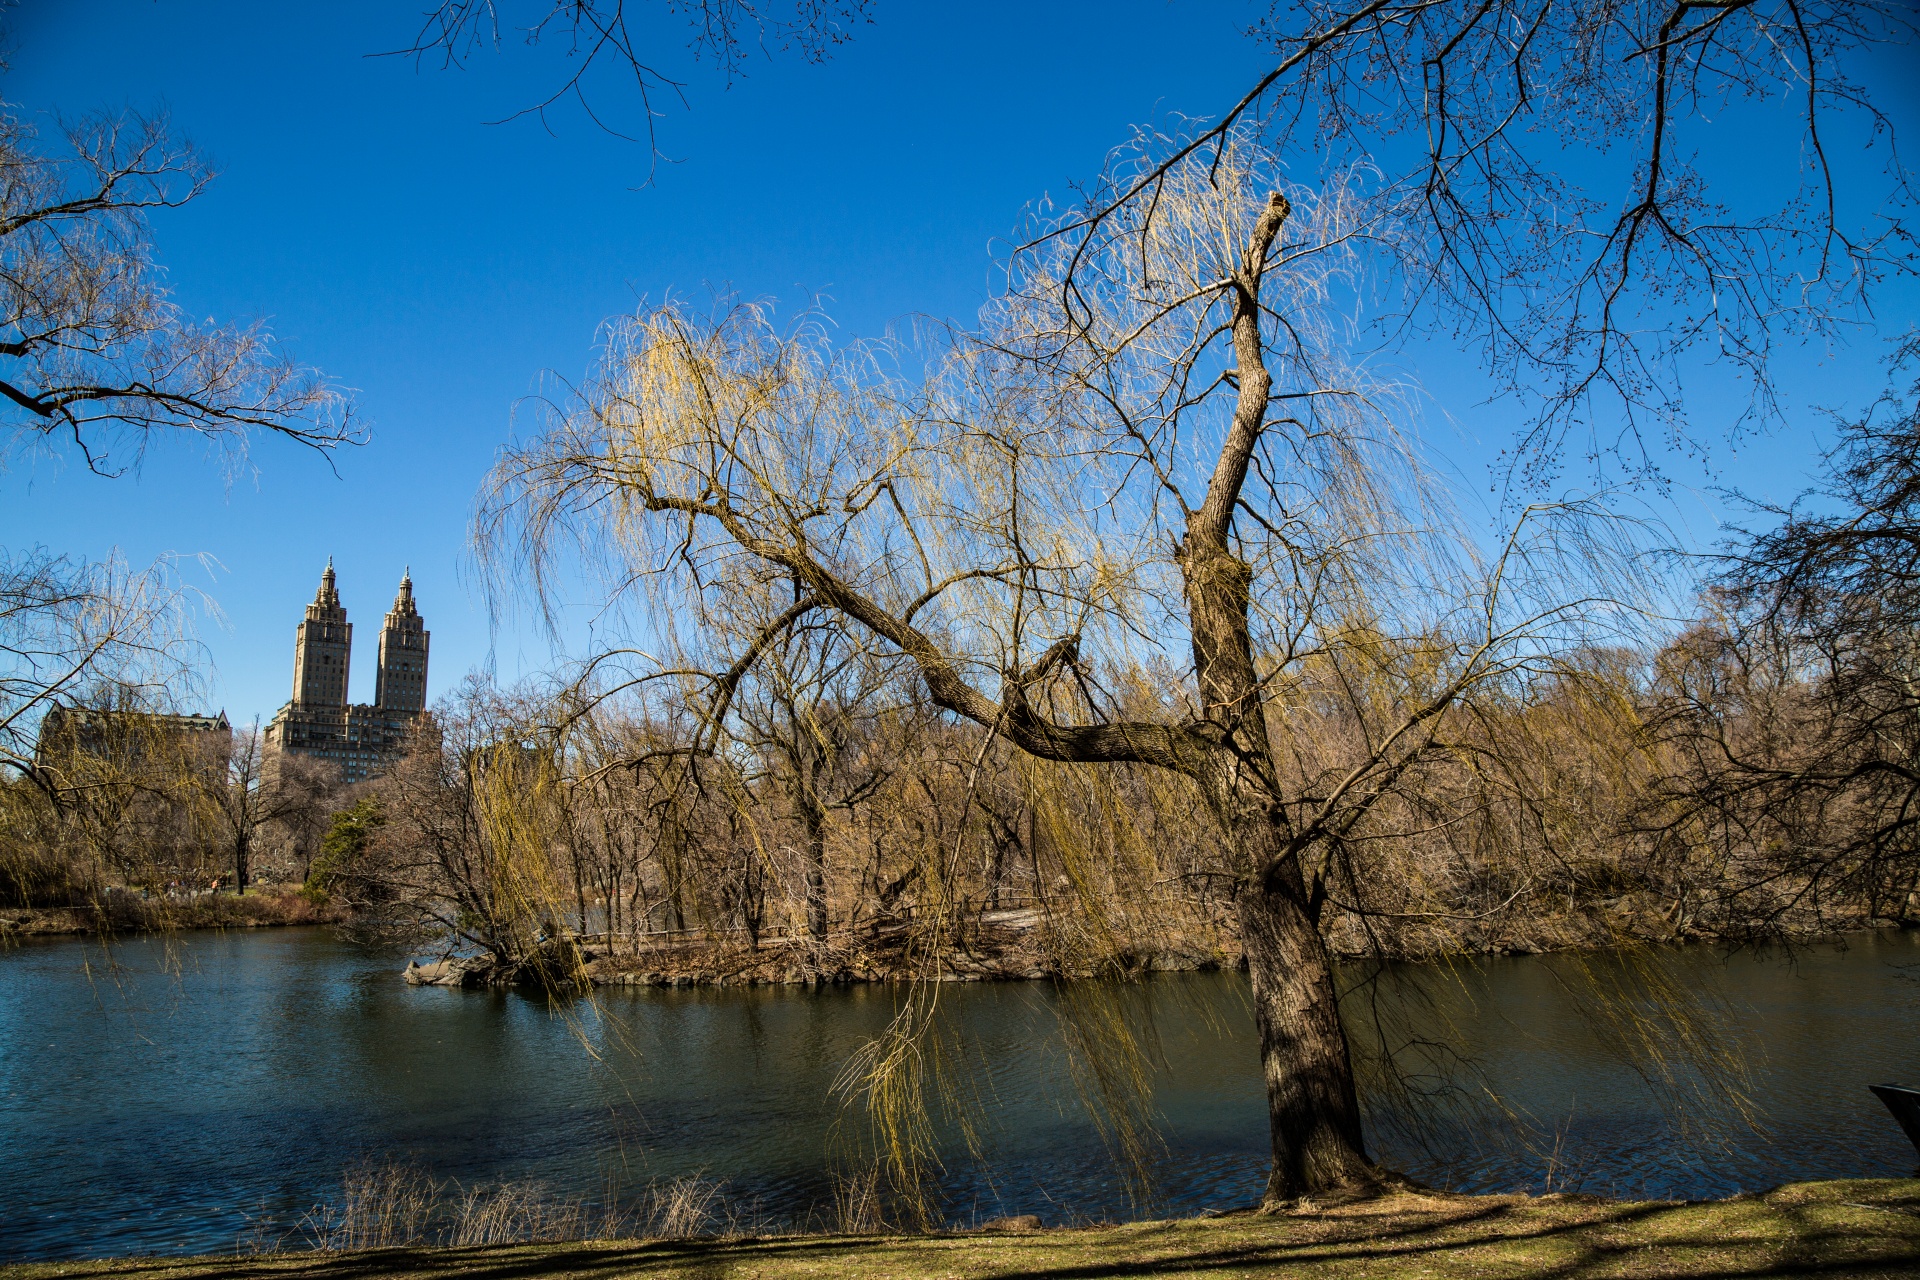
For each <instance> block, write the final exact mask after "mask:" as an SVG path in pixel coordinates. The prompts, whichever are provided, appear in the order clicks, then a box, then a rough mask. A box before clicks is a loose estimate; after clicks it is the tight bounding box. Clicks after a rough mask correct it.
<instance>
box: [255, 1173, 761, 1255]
mask: <svg viewBox="0 0 1920 1280" xmlns="http://www.w3.org/2000/svg"><path fill="white" fill-rule="evenodd" d="M725 1191H726V1187H725V1184H724V1183H722V1182H718V1181H714V1180H712V1179H708V1178H703V1177H700V1176H699V1175H693V1176H689V1177H683V1178H672V1179H665V1180H662V1181H659V1182H655V1183H653V1184H651V1185H649V1186H648V1188H647V1189H646V1192H645V1193H644V1194H643V1195H642V1196H641V1197H640V1198H639V1200H638V1201H637V1202H636V1203H634V1204H633V1205H631V1206H629V1205H627V1204H623V1203H622V1202H621V1200H620V1199H619V1197H618V1195H617V1194H616V1193H615V1192H613V1191H611V1190H609V1192H608V1193H607V1194H606V1195H605V1196H604V1197H602V1198H599V1199H591V1198H588V1197H583V1196H564V1195H559V1194H556V1193H555V1192H553V1191H552V1189H551V1188H549V1187H548V1186H547V1185H546V1184H545V1183H542V1182H538V1181H533V1180H522V1181H513V1182H502V1183H498V1184H495V1185H492V1186H471V1187H469V1186H463V1185H462V1184H461V1183H459V1182H457V1181H455V1180H452V1179H447V1180H442V1179H438V1178H435V1177H434V1176H433V1175H432V1174H430V1173H428V1172H426V1171H425V1170H423V1169H421V1168H419V1167H417V1166H413V1165H408V1164H403V1163H400V1162H398V1161H392V1160H387V1161H380V1162H372V1163H367V1164H362V1165H357V1166H355V1167H353V1168H351V1169H349V1170H347V1172H346V1173H345V1174H344V1175H343V1176H342V1178H341V1183H340V1197H339V1199H338V1200H337V1201H336V1202H334V1203H331V1204H324V1205H316V1206H315V1207H314V1208H313V1209H311V1210H310V1211H308V1212H307V1213H306V1214H305V1215H304V1216H303V1217H302V1218H301V1219H300V1221H299V1222H298V1223H297V1224H296V1225H295V1227H294V1228H293V1230H292V1231H289V1232H284V1233H280V1234H277V1235H276V1234H275V1233H274V1232H273V1231H272V1229H271V1228H270V1226H269V1225H268V1223H267V1221H266V1220H265V1219H262V1220H258V1221H256V1222H255V1223H254V1225H253V1227H252V1229H251V1230H249V1231H248V1232H247V1233H246V1234H245V1235H243V1236H242V1237H241V1239H240V1241H239V1249H240V1251H241V1252H244V1253H277V1252H280V1251H281V1250H283V1249H286V1248H289V1247H290V1248H294V1249H305V1250H314V1251H318V1252H326V1253H347V1252H354V1251H359V1250H366V1249H398V1248H411V1247H417V1246H445V1247H450V1248H455V1249H466V1248H482V1247H486V1246H489V1245H503V1244H554V1243H559V1242H561V1241H567V1240H605V1239H635V1240H692V1239H696V1238H699V1237H703V1236H722V1237H725V1236H734V1235H739V1234H742V1232H743V1231H744V1230H745V1229H746V1225H745V1221H744V1219H743V1216H742V1214H741V1213H740V1212H739V1210H738V1209H737V1208H736V1207H735V1206H734V1205H732V1204H730V1203H729V1202H728V1201H727V1199H726V1196H725Z"/></svg>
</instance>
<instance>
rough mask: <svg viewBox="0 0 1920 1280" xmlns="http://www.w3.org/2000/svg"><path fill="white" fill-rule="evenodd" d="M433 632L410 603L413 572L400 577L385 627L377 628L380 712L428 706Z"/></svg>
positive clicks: (376, 699)
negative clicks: (378, 631)
mask: <svg viewBox="0 0 1920 1280" xmlns="http://www.w3.org/2000/svg"><path fill="white" fill-rule="evenodd" d="M431 638H432V633H431V632H429V631H427V630H426V624H425V623H424V622H422V621H421V619H420V610H419V609H417V608H415V607H414V603H413V570H412V569H411V568H409V569H408V570H407V571H406V572H405V573H404V574H402V575H401V578H400V594H398V595H396V596H395V597H394V598H393V608H392V609H391V610H389V611H388V612H387V621H386V625H385V626H383V627H381V629H380V669H379V671H378V672H377V673H376V675H375V676H374V682H373V705H374V706H376V707H378V708H380V709H381V710H382V711H401V712H409V713H411V712H418V711H424V710H426V706H427V642H428V640H430V639H431Z"/></svg>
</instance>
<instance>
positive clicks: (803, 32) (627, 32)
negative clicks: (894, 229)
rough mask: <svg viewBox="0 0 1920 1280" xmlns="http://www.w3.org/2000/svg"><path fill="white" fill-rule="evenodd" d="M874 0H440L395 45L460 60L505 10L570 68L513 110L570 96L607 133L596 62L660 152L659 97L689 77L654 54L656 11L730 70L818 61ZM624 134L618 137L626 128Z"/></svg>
mask: <svg viewBox="0 0 1920 1280" xmlns="http://www.w3.org/2000/svg"><path fill="white" fill-rule="evenodd" d="M871 4H872V0H787V2H784V3H775V4H768V3H763V2H762V0H694V3H676V4H643V3H635V4H629V3H628V0H525V2H524V3H520V4H513V5H506V4H501V3H498V2H497V0H440V2H439V3H437V4H435V5H434V6H433V7H431V8H429V9H428V10H427V11H426V14H425V18H424V21H422V23H421V25H420V28H419V31H418V32H417V33H416V34H415V36H414V39H413V43H412V44H411V45H410V46H409V47H407V48H405V49H401V50H397V51H396V52H398V53H400V54H404V55H406V56H409V57H412V58H415V59H416V60H418V59H424V58H428V57H438V58H440V59H441V60H442V62H443V63H444V64H445V65H448V66H454V65H458V64H459V63H460V62H461V61H463V60H464V59H465V58H466V57H468V56H470V55H471V54H472V52H473V51H474V50H476V49H480V48H484V47H486V46H489V45H492V46H496V47H497V46H498V45H499V44H500V43H501V37H502V22H503V19H504V21H505V22H506V24H507V30H509V31H510V32H511V33H512V34H513V35H515V36H517V37H519V38H520V39H521V40H523V41H524V42H525V43H526V44H528V45H539V44H542V43H550V44H554V45H560V46H562V47H564V50H565V56H566V59H567V63H568V70H567V72H566V74H565V76H564V77H563V78H562V79H561V81H560V83H559V85H558V86H557V87H556V88H555V89H554V90H553V92H552V93H550V94H548V95H547V96H546V97H545V98H543V99H541V100H540V101H539V102H538V103H534V104H532V105H530V106H527V107H525V108H522V109H521V110H520V111H519V112H516V113H515V114H516V115H526V114H533V115H537V116H539V117H541V118H542V119H543V120H544V119H545V118H546V114H547V112H548V111H549V110H550V109H551V108H553V107H554V106H555V105H557V104H559V103H561V102H564V101H567V100H569V99H571V100H572V101H573V102H574V103H575V104H577V105H578V106H579V107H580V108H581V110H583V111H584V112H585V113H586V114H587V116H588V117H589V118H590V119H592V120H593V121H595V123H597V124H599V125H600V126H601V127H602V128H606V129H608V130H609V131H610V132H614V133H621V134H623V130H622V129H621V128H619V127H616V126H613V125H610V124H609V123H608V117H607V116H606V115H605V114H604V107H600V106H596V105H595V104H594V101H593V99H592V98H591V97H590V96H589V89H590V86H591V82H592V78H593V76H594V73H595V71H596V69H599V70H604V71H608V72H611V73H612V74H613V75H615V76H618V77H620V78H622V79H624V80H625V81H627V83H629V84H630V85H631V87H632V91H633V93H634V95H635V97H636V98H637V100H638V104H639V125H638V132H639V133H640V134H641V135H643V136H644V137H645V139H646V142H647V144H648V146H649V147H650V148H652V149H654V154H655V157H656V158H657V156H658V150H657V143H658V135H657V133H656V128H657V121H658V119H659V116H660V114H661V113H660V110H659V107H660V105H661V102H662V100H663V99H677V100H679V101H680V103H681V104H682V105H685V102H686V92H685V91H686V85H685V83H684V81H682V80H680V79H677V78H676V76H675V74H674V73H671V72H669V71H667V70H664V69H663V66H664V63H663V60H662V59H661V58H660V56H659V54H660V53H662V52H664V50H663V49H662V46H663V45H665V44H667V43H668V42H670V41H671V39H672V37H671V36H670V35H669V34H667V33H666V32H665V31H663V30H661V29H659V21H660V19H662V18H668V17H671V18H674V19H679V20H682V21H683V22H684V24H685V25H684V26H683V28H682V30H683V31H684V32H685V33H686V38H685V43H686V46H687V48H688V50H689V52H690V53H691V55H692V56H693V58H694V59H695V60H696V61H697V60H701V59H706V60H708V61H711V62H712V63H713V64H714V65H716V66H718V67H719V68H720V70H721V71H722V72H723V73H724V74H725V75H726V77H727V78H728V79H730V80H731V79H732V78H734V77H736V76H739V75H741V74H742V73H743V71H744V69H745V65H746V60H747V57H748V55H749V54H750V53H751V52H752V51H753V50H754V49H756V48H757V49H759V50H760V51H761V52H769V53H770V52H774V51H779V52H783V53H794V54H797V55H799V56H800V57H802V58H804V59H805V60H807V61H808V62H820V61H823V60H825V58H826V57H827V56H828V54H829V53H830V52H831V51H832V49H833V48H834V46H836V45H838V44H841V43H842V42H844V41H846V40H848V39H850V38H851V37H852V30H851V28H852V27H853V26H854V25H856V24H857V23H859V22H861V21H862V20H864V19H865V18H866V15H867V11H868V9H869V8H870V7H871ZM623 136H625V135H624V134H623Z"/></svg>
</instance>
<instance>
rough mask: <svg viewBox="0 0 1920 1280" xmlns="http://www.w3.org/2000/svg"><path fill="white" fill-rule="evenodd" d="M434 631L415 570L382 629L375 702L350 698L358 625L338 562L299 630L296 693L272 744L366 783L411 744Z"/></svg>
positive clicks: (270, 734)
mask: <svg viewBox="0 0 1920 1280" xmlns="http://www.w3.org/2000/svg"><path fill="white" fill-rule="evenodd" d="M431 638H432V636H431V633H430V632H429V631H427V629H426V624H425V622H423V621H422V619H421V617H420V610H419V608H418V607H417V606H416V605H415V604H414V600H413V575H412V573H411V572H409V573H408V574H406V575H405V576H403V577H402V578H401V579H400V593H399V594H398V595H397V596H396V597H395V598H394V601H393V608H392V609H390V610H388V612H387V617H386V621H385V622H384V624H383V625H382V626H381V629H380V652H379V659H378V661H379V667H378V669H377V670H376V672H375V674H374V685H373V688H374V695H373V703H372V705H370V706H369V705H368V704H366V703H356V704H352V705H349V704H348V702H347V680H348V676H349V674H350V673H351V670H352V665H353V624H352V623H351V622H348V621H347V611H346V609H345V608H343V607H342V606H341V604H340V592H339V588H338V585H337V584H336V582H335V579H334V573H333V561H332V559H328V561H327V569H326V572H325V573H323V574H321V575H320V590H319V591H318V592H317V593H316V594H315V595H314V598H313V603H312V604H309V605H308V606H307V616H306V618H305V619H303V620H302V621H301V623H300V624H299V626H297V627H295V628H294V633H293V699H292V701H290V702H288V703H287V704H286V705H285V706H283V707H281V708H280V710H279V711H278V712H277V713H275V715H274V717H273V723H272V724H269V725H268V726H267V747H268V750H269V751H270V752H272V753H274V754H278V755H300V756H309V757H312V758H314V759H318V760H324V761H326V762H328V763H329V764H332V765H334V766H335V767H336V768H338V769H339V771H340V775H341V778H342V780H343V781H346V782H364V781H365V780H366V779H368V778H370V777H372V776H373V775H374V774H375V773H377V772H379V771H380V769H381V768H383V767H384V766H385V765H387V764H388V763H390V762H391V761H393V760H394V759H395V758H396V757H398V755H399V754H400V752H401V750H402V749H403V748H404V747H405V745H406V741H407V735H408V734H409V733H410V732H411V731H412V729H413V725H414V721H415V720H417V719H418V718H419V716H420V713H421V712H422V711H424V710H426V706H427V646H428V641H429V640H430V639H431Z"/></svg>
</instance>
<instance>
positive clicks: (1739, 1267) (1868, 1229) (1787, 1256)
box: [0, 1179, 1920, 1280]
mask: <svg viewBox="0 0 1920 1280" xmlns="http://www.w3.org/2000/svg"><path fill="white" fill-rule="evenodd" d="M1915 1275H1920V1179H1905V1180H1887V1181H1851V1182H1817V1183H1801V1184H1798V1185H1794V1186H1789V1187H1783V1188H1781V1189H1780V1190H1778V1191H1775V1192H1773V1193H1771V1194H1769V1195H1765V1196H1754V1197H1748V1198H1742V1199H1735V1200H1724V1201H1713V1202H1706V1203H1696V1204H1683V1203H1659V1202H1653V1203H1631V1202H1617V1201H1602V1200H1596V1199H1592V1198H1588V1197H1581V1196H1543V1197H1539V1198H1529V1197H1526V1196H1480V1197H1473V1196H1443V1195H1399V1196H1392V1197H1388V1198H1386V1199H1382V1200H1375V1201H1369V1202H1364V1203H1360V1204H1354V1205H1347V1206H1343V1207H1337V1208H1329V1209H1325V1210H1320V1211H1316V1212H1307V1213H1296V1214H1287V1215H1278V1216H1273V1217H1259V1216H1254V1215H1251V1214H1248V1215H1235V1216H1228V1217H1222V1218H1213V1219H1203V1220H1182V1221H1173V1222H1140V1223H1133V1224H1130V1225H1127V1226H1118V1227H1095V1228H1086V1229H1076V1230H1064V1231H1040V1232H1033V1233H1020V1232H1008V1233H995V1232H985V1231H983V1232H969V1233H957V1234H945V1235H929V1236H879V1235H866V1236H797V1237H796V1236H789V1237H780V1238H751V1237H747V1238H711V1237H709V1238H705V1239H700V1240H691V1241H678V1242H665V1241H662V1242H656V1243H642V1242H635V1241H588V1242H582V1243H575V1244H562V1245H525V1244H522V1245H499V1246H492V1247H483V1248H464V1249H461V1248H456V1249H446V1248H437V1249H436V1248H411V1249H383V1250H373V1251H367V1252H358V1253H346V1254H341V1253H288V1254H275V1255H267V1256H261V1257H254V1258H245V1257H242V1258H232V1257H224V1258H189V1259H172V1260H163V1261H154V1260H141V1259H119V1260H112V1261H104V1262H68V1263H36V1264H30V1265H25V1266H16V1267H5V1268H0V1280H50V1278H51V1277H56V1276H58V1277H63V1278H65V1280H83V1278H85V1277H94V1276H101V1277H104V1276H116V1277H126V1278H128V1280H214V1278H215V1277H220V1278H221V1280H226V1278H228V1277H232V1278H234V1280H241V1278H246V1280H361V1278H365V1280H371V1278H372V1277H396V1278H399V1277H408V1278H412V1277H419V1278H421V1280H426V1278H428V1277H432V1278H433V1280H451V1278H453V1277H473V1278H475V1280H510V1278H519V1277H528V1278H530V1277H536V1276H539V1277H555V1278H556V1280H617V1278H618V1277H625V1276H677V1277H685V1278H686V1280H694V1278H695V1277H699V1278H701V1280H709V1278H712V1277H722V1276H728V1277H741V1278H742V1280H744V1278H745V1277H759V1278H761V1280H788V1278H793V1280H798V1278H800V1277H829V1276H831V1277H840V1276H845V1277H857V1278H872V1280H879V1278H880V1277H889V1278H891V1277H905V1278H914V1277H927V1278H929V1280H931V1278H932V1277H942V1278H943V1280H944V1278H946V1277H964V1278H968V1280H974V1278H978V1280H988V1278H990V1277H991V1278H994V1280H1014V1278H1015V1277H1031V1278H1034V1280H1038V1278H1040V1277H1055V1278H1058V1280H1068V1278H1069V1277H1071V1278H1074V1280H1092V1278H1094V1277H1106V1276H1156V1277H1202V1276H1205V1277H1217V1278H1225V1277H1236V1276H1278V1277H1288V1278H1289V1280H1322V1278H1324V1280H1335V1278H1336V1277H1338V1280H1351V1278H1353V1277H1362V1276H1365V1277H1381V1278H1384V1280H1415V1278H1416V1277H1417V1278H1419V1280H1453V1278H1455V1277H1459V1278H1460V1280H1466V1278H1467V1277H1474V1278H1476V1280H1478V1278H1482V1277H1513V1278H1514V1280H1520V1278H1521V1277H1553V1278H1554V1280H1563V1278H1564V1280H1574V1278H1576V1277H1577V1278H1584V1277H1638V1276H1647V1277H1653V1276H1660V1277H1699V1278H1700V1280H1709V1278H1711V1280H1722V1278H1731V1277H1760V1276H1809V1277H1811V1276H1819V1277H1822V1280H1855V1278H1859V1280H1865V1278H1867V1277H1895V1276H1900V1277H1912V1276H1915Z"/></svg>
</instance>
